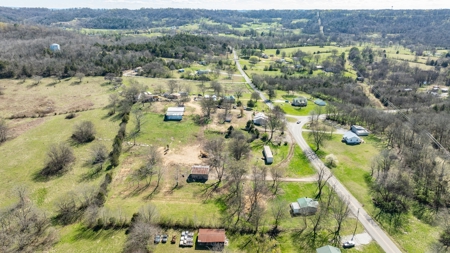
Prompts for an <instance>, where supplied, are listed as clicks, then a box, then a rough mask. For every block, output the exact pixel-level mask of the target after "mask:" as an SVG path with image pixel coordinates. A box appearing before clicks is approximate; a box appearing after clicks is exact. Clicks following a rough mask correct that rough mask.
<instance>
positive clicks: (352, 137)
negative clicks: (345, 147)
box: [342, 131, 361, 144]
mask: <svg viewBox="0 0 450 253" xmlns="http://www.w3.org/2000/svg"><path fill="white" fill-rule="evenodd" d="M342 142H345V143H347V144H360V143H361V138H359V137H358V135H356V134H355V133H354V132H352V131H348V132H346V133H345V134H344V136H343V137H342Z"/></svg>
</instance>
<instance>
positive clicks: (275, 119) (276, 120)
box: [266, 106, 286, 141]
mask: <svg viewBox="0 0 450 253" xmlns="http://www.w3.org/2000/svg"><path fill="white" fill-rule="evenodd" d="M266 125H267V127H268V128H269V130H270V138H269V140H268V141H270V140H272V137H273V133H274V132H275V131H277V130H281V131H283V130H284V127H285V125H286V119H285V116H284V111H283V110H282V109H281V108H280V107H279V106H275V107H274V108H273V109H272V110H270V111H269V113H268V114H267V122H266Z"/></svg>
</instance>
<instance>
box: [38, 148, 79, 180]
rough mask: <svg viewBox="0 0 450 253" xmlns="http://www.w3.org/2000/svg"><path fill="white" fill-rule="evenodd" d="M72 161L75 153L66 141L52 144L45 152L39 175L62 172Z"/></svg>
mask: <svg viewBox="0 0 450 253" xmlns="http://www.w3.org/2000/svg"><path fill="white" fill-rule="evenodd" d="M73 162H75V155H74V154H73V150H72V148H71V147H70V146H69V145H67V144H66V143H59V144H54V145H52V146H50V149H49V151H48V152H47V158H46V161H45V167H44V169H43V170H42V171H41V175H43V176H51V175H55V174H58V173H60V172H63V171H64V170H67V169H68V168H69V166H70V165H71V164H72V163H73Z"/></svg>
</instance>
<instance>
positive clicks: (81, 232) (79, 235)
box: [72, 225, 117, 241]
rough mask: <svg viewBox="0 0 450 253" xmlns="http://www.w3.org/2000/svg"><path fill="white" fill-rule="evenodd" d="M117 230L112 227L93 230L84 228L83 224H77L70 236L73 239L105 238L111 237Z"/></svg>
mask: <svg viewBox="0 0 450 253" xmlns="http://www.w3.org/2000/svg"><path fill="white" fill-rule="evenodd" d="M116 232H117V231H116V230H113V229H108V230H105V229H99V230H94V229H90V228H86V227H84V226H81V225H80V226H78V227H77V228H75V233H74V235H73V237H72V239H73V240H74V241H78V240H83V239H84V240H92V241H94V240H99V239H106V238H111V237H112V236H113V235H114V234H115V233H116Z"/></svg>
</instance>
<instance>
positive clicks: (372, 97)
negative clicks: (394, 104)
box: [359, 83, 384, 109]
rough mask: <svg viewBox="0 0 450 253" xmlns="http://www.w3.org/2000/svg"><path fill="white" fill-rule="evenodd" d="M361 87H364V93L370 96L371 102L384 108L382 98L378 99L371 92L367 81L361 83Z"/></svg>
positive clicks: (377, 106)
mask: <svg viewBox="0 0 450 253" xmlns="http://www.w3.org/2000/svg"><path fill="white" fill-rule="evenodd" d="M359 85H360V86H361V88H362V89H363V92H364V94H365V95H366V96H367V97H368V98H369V100H370V102H371V104H372V105H373V106H375V107H376V108H380V109H384V105H383V104H382V103H381V101H380V100H378V99H377V98H376V97H375V96H374V95H373V94H372V92H370V88H369V85H367V84H366V83H359Z"/></svg>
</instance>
